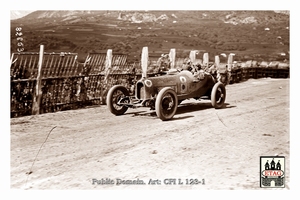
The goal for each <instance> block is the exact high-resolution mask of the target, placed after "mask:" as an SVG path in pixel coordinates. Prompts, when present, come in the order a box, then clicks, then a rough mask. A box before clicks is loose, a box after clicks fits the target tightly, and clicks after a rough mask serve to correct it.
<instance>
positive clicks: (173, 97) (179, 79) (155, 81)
mask: <svg viewBox="0 0 300 200" xmlns="http://www.w3.org/2000/svg"><path fill="white" fill-rule="evenodd" d="M143 70H144V71H145V70H146V69H143ZM201 75H202V76H201V77H200V79H199V78H196V77H195V75H194V74H193V73H192V72H190V71H188V70H181V71H178V70H176V71H175V70H174V69H173V70H170V71H169V72H167V73H166V74H165V75H162V76H157V77H148V78H147V77H145V76H144V77H142V78H141V79H140V80H139V81H137V83H136V85H135V94H134V95H131V96H130V95H129V94H130V93H129V91H128V90H127V89H126V88H125V87H124V86H122V85H115V86H113V87H112V88H111V89H110V90H109V91H108V94H107V98H106V104H107V106H108V108H109V110H110V112H111V113H112V114H114V115H123V114H124V113H125V112H126V111H127V110H128V108H136V107H149V108H150V109H152V110H155V112H156V115H157V116H158V117H159V118H160V119H161V120H163V121H165V120H170V119H172V118H173V116H174V115H175V114H176V111H177V107H178V105H179V104H180V102H181V101H183V100H185V99H190V98H194V99H197V100H200V99H203V98H205V99H208V100H211V104H212V106H213V107H214V108H216V109H219V108H222V107H223V105H224V102H225V98H226V89H225V85H224V84H223V83H222V82H220V81H218V80H217V79H215V78H214V77H213V76H212V75H211V74H210V73H206V72H201Z"/></svg>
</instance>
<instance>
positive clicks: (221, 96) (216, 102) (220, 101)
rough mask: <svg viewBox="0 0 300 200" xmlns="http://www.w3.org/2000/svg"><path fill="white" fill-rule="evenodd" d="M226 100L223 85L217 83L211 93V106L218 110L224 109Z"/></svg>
mask: <svg viewBox="0 0 300 200" xmlns="http://www.w3.org/2000/svg"><path fill="white" fill-rule="evenodd" d="M225 99H226V89H225V86H224V84H223V83H221V82H217V83H216V84H215V85H214V87H213V89H212V91H211V105H212V106H213V107H214V108H216V109H219V108H222V107H223V105H224V102H225Z"/></svg>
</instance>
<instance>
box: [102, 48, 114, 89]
mask: <svg viewBox="0 0 300 200" xmlns="http://www.w3.org/2000/svg"><path fill="white" fill-rule="evenodd" d="M111 65H112V49H108V50H107V53H106V61H105V69H104V70H105V71H104V74H105V76H104V83H105V84H106V85H107V83H108V82H107V78H108V75H109V74H110V71H111V67H112V66H111Z"/></svg>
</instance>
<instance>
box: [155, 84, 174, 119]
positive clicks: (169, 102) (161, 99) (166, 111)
mask: <svg viewBox="0 0 300 200" xmlns="http://www.w3.org/2000/svg"><path fill="white" fill-rule="evenodd" d="M177 106H178V98H177V94H176V92H175V91H174V90H173V89H172V88H170V87H166V88H163V89H162V90H161V91H159V93H158V95H157V98H156V101H155V111H156V115H157V116H158V117H159V118H160V119H161V120H163V121H165V120H169V119H172V118H173V116H174V115H175V113H176V111H177Z"/></svg>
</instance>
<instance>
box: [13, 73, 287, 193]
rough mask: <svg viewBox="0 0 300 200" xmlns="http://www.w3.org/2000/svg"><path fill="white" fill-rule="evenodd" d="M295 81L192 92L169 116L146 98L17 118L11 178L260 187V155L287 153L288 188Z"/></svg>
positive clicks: (39, 182) (86, 184)
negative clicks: (200, 95) (219, 104)
mask: <svg viewBox="0 0 300 200" xmlns="http://www.w3.org/2000/svg"><path fill="white" fill-rule="evenodd" d="M289 84H290V80H289V79H270V78H265V79H250V80H248V81H246V82H242V83H238V84H233V85H228V86H226V89H227V99H226V108H224V109H219V110H215V109H214V108H212V106H211V103H210V101H206V100H203V101H196V100H186V101H183V102H182V103H181V105H180V106H179V108H178V111H177V113H176V115H175V116H174V119H173V120H170V121H164V122H163V121H161V120H160V119H159V118H157V117H156V115H155V112H150V110H149V109H148V108H138V109H129V110H128V111H127V113H125V115H123V116H117V117H116V116H114V115H112V114H111V113H110V112H109V111H108V109H107V107H106V106H105V105H101V106H98V107H92V108H86V109H80V110H70V111H63V112H57V113H48V114H42V115H37V116H26V117H21V118H13V119H11V188H12V189H62V190H74V189H80V190H82V189H92V190H93V189H97V190H102V189H103V190H105V189H112V190H114V189H125V188H126V189H158V190H161V189H170V190H173V189H176V190H177V189H180V190H181V189H197V190H199V189H200V190H207V189H208V190H211V189H226V190H227V189H261V188H259V180H260V179H259V173H260V172H259V167H260V165H259V158H260V156H273V155H280V156H285V159H286V165H285V167H286V169H285V172H286V174H285V177H286V189H289V179H290V177H289V167H290V165H289V162H290V152H289V146H290V137H289V136H290V135H289V134H290V130H289V123H290V115H289V112H290V110H289V103H290V101H289V86H290V85H289ZM53 128H54V129H53ZM51 129H53V130H52V131H51ZM50 131H51V132H50ZM49 132H50V134H49ZM48 134H49V137H48V138H47V136H48ZM45 140H46V142H45ZM44 142H45V143H44ZM39 149H40V151H39ZM37 154H38V155H37ZM36 156H37V157H36ZM35 158H36V160H35ZM173 179H175V181H176V184H174V182H173ZM179 179H180V181H181V182H182V183H183V184H179ZM186 179H188V182H187V180H186ZM190 179H192V180H190ZM196 179H197V180H198V182H199V183H198V184H195V183H196ZM126 180H130V181H126ZM129 182H131V183H136V184H134V185H133V184H126V183H129ZM149 182H150V183H153V184H149ZM118 183H121V184H118ZM140 183H144V184H140ZM187 183H190V184H187ZM192 183H193V184H192Z"/></svg>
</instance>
